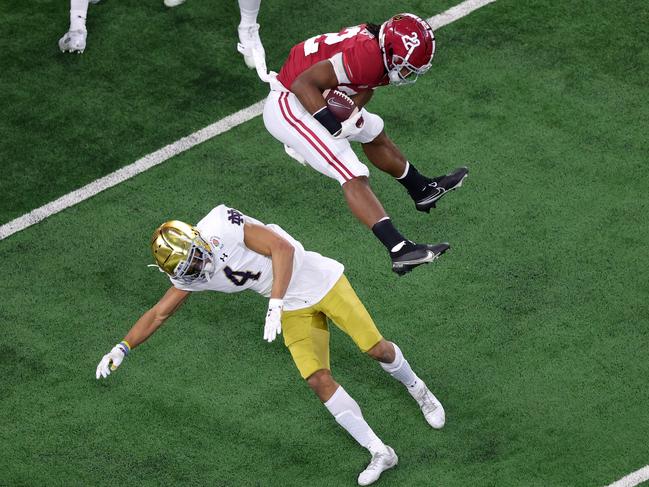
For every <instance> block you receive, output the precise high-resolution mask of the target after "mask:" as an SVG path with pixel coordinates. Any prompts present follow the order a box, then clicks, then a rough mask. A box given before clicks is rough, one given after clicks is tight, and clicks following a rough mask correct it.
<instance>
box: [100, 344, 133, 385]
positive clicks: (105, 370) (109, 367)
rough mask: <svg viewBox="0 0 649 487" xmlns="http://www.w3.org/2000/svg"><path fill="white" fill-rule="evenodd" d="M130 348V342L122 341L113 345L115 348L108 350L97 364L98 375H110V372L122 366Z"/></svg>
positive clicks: (104, 376)
mask: <svg viewBox="0 0 649 487" xmlns="http://www.w3.org/2000/svg"><path fill="white" fill-rule="evenodd" d="M129 350H130V348H129V347H128V344H126V343H124V342H121V343H118V344H117V345H115V346H114V347H113V349H112V350H111V351H110V352H108V353H107V354H106V355H104V357H103V358H102V359H101V362H99V365H97V373H96V377H97V379H99V378H100V377H103V378H104V379H105V378H106V377H108V376H109V375H110V372H111V371H113V370H116V369H117V367H119V366H120V364H121V363H122V360H124V357H126V354H127V353H128V352H129Z"/></svg>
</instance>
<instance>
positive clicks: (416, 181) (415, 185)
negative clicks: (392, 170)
mask: <svg viewBox="0 0 649 487" xmlns="http://www.w3.org/2000/svg"><path fill="white" fill-rule="evenodd" d="M397 181H399V182H400V183H401V184H402V185H403V187H404V188H406V189H407V190H408V193H409V194H410V196H412V197H413V198H414V197H415V196H417V195H418V194H419V193H420V192H421V191H422V189H425V186H426V185H427V184H428V183H429V182H430V179H429V178H427V177H426V176H422V175H421V174H419V171H417V168H416V167H415V166H413V165H412V164H410V162H407V161H406V170H405V171H404V173H403V175H402V176H401V177H399V178H397Z"/></svg>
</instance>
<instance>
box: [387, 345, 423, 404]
mask: <svg viewBox="0 0 649 487" xmlns="http://www.w3.org/2000/svg"><path fill="white" fill-rule="evenodd" d="M392 346H393V347H394V362H392V363H391V364H384V363H383V362H379V363H380V364H381V367H383V370H385V371H386V372H387V373H388V374H390V375H391V376H392V377H394V378H395V379H397V380H398V381H399V382H401V383H402V384H403V385H404V386H406V387H407V388H408V392H412V391H415V390H416V389H417V387H418V386H419V385H420V384H421V383H422V381H421V379H420V378H419V377H417V374H415V373H414V372H413V371H412V369H411V368H410V364H409V363H408V361H407V360H406V359H405V358H404V356H403V354H402V353H401V349H400V348H399V347H397V344H396V343H393V344H392Z"/></svg>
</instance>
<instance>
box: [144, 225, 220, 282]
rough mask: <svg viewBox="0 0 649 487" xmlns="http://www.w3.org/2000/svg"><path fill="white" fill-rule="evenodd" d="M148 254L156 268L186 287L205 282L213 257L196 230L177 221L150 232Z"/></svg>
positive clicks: (211, 266) (212, 263)
mask: <svg viewBox="0 0 649 487" xmlns="http://www.w3.org/2000/svg"><path fill="white" fill-rule="evenodd" d="M151 251H152V252H153V257H154V258H155V261H156V263H157V264H158V267H159V268H160V269H162V270H163V271H164V272H166V273H167V274H168V275H170V276H171V277H173V278H174V279H177V280H179V281H181V282H183V283H186V284H189V283H192V282H195V281H205V280H207V278H208V275H209V272H210V271H211V270H212V269H213V268H214V255H213V254H212V251H211V249H210V246H209V244H208V243H207V242H205V240H203V237H201V234H200V233H199V231H198V229H197V228H195V227H193V226H191V225H187V224H186V223H183V222H181V221H178V220H171V221H168V222H166V223H163V224H162V225H160V226H159V227H158V228H157V229H156V231H155V232H153V237H152V238H151Z"/></svg>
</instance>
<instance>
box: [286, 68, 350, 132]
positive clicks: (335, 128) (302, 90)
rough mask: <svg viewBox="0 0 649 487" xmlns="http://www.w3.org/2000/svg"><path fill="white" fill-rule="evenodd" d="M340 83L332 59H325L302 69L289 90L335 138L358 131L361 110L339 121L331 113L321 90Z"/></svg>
mask: <svg viewBox="0 0 649 487" xmlns="http://www.w3.org/2000/svg"><path fill="white" fill-rule="evenodd" d="M339 84H340V80H339V79H338V75H337V74H336V70H335V69H334V66H333V64H332V61H331V60H329V59H326V60H324V61H320V62H318V63H316V64H314V65H313V66H311V67H310V68H309V69H307V70H305V71H303V72H302V73H301V74H300V75H299V76H298V77H297V78H295V81H293V84H292V85H291V91H292V92H293V94H294V95H295V96H297V98H298V100H300V103H301V104H302V106H303V107H304V108H305V109H306V110H307V111H308V112H309V113H310V114H311V115H313V118H315V119H316V120H317V121H318V122H320V124H321V125H322V126H323V127H324V128H326V129H327V131H328V132H329V133H330V134H331V135H333V136H334V137H335V138H338V139H343V138H346V137H349V136H350V135H352V134H354V133H356V132H358V131H360V127H362V124H360V127H359V126H358V125H357V124H356V122H358V120H359V119H360V118H361V116H362V115H361V112H360V111H358V112H357V113H356V115H353V116H351V117H349V118H348V119H347V120H345V121H344V122H339V121H338V119H337V118H336V117H335V116H334V114H333V113H331V111H330V110H329V108H327V103H326V102H325V99H324V98H323V96H322V92H323V91H324V90H327V89H332V88H335V87H336V86H338V85H339Z"/></svg>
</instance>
